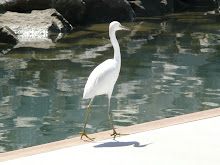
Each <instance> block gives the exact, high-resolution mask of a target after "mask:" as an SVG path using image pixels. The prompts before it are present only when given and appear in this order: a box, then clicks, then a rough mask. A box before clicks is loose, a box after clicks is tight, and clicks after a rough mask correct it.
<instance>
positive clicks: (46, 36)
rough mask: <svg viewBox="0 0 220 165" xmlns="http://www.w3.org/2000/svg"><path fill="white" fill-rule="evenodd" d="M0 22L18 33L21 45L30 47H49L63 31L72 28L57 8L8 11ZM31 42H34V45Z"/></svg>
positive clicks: (0, 18)
mask: <svg viewBox="0 0 220 165" xmlns="http://www.w3.org/2000/svg"><path fill="white" fill-rule="evenodd" d="M0 24H1V25H2V26H7V27H9V28H10V29H11V30H12V31H13V32H14V33H15V34H16V36H17V38H18V40H19V45H25V44H27V45H28V44H29V45H30V47H35V46H36V45H37V47H44V48H48V47H50V46H51V45H53V44H52V43H53V42H54V41H56V40H57V39H59V38H60V37H61V36H62V34H63V33H65V32H69V31H70V30H72V26H71V25H70V24H69V23H68V21H67V20H66V19H65V18H63V17H62V15H61V14H60V13H58V12H57V11H56V10H55V9H47V10H33V11H32V12H31V13H17V12H6V13H5V14H3V15H2V16H1V17H0ZM30 43H31V44H32V43H34V44H33V46H31V44H30ZM36 43H37V44H36ZM39 43H40V44H39Z"/></svg>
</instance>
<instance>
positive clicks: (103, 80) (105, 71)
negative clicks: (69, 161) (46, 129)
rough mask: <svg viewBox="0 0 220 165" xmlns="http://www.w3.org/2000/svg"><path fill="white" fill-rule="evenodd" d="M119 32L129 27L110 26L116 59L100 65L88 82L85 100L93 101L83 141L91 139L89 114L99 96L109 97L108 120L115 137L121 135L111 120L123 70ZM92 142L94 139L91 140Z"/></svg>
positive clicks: (118, 24) (112, 24) (83, 133)
mask: <svg viewBox="0 0 220 165" xmlns="http://www.w3.org/2000/svg"><path fill="white" fill-rule="evenodd" d="M118 30H129V29H128V28H127V27H124V26H122V25H121V24H120V23H119V22H117V21H113V22H111V23H110V25H109V37H110V40H111V43H112V46H113V48H114V58H113V59H108V60H106V61H104V62H103V63H101V64H99V65H98V66H97V67H96V68H95V69H94V70H93V71H92V73H91V74H90V75H89V78H88V80H87V82H86V85H85V88H84V93H83V98H84V99H88V98H91V101H90V103H89V106H88V109H87V115H86V121H85V124H84V128H83V132H80V134H81V139H82V137H83V136H86V137H87V138H88V139H90V138H89V137H88V136H87V135H86V133H85V128H86V123H87V119H88V114H89V111H90V106H91V104H92V101H93V99H94V97H95V96H97V95H103V94H106V95H107V96H108V118H109V120H110V122H111V126H112V129H113V134H112V135H114V136H116V135H120V134H118V133H116V131H115V128H114V126H113V124H112V121H111V118H110V114H109V111H110V99H111V95H112V91H113V89H114V85H115V83H116V81H117V79H118V75H119V72H120V68H121V53H120V47H119V44H118V41H117V38H116V35H115V32H116V31H118ZM90 140H92V139H90Z"/></svg>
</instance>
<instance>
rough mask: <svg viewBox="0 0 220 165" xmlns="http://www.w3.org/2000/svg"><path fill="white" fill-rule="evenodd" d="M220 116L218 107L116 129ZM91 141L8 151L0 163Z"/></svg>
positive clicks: (147, 127)
mask: <svg viewBox="0 0 220 165" xmlns="http://www.w3.org/2000/svg"><path fill="white" fill-rule="evenodd" d="M216 116H220V107H219V108H215V109H209V110H204V111H200V112H194V113H190V114H185V115H180V116H176V117H171V118H165V119H160V120H155V121H151V122H146V123H141V124H136V125H132V126H127V127H122V128H119V129H117V131H118V132H120V133H122V134H135V133H139V132H143V131H149V130H154V129H158V128H163V127H168V126H172V125H178V124H183V123H188V122H192V121H197V120H202V119H207V118H211V117H216ZM111 133H112V130H108V131H103V132H99V133H94V134H90V135H89V136H90V137H91V138H95V139H94V141H92V142H97V141H101V140H106V139H110V138H112V137H111V136H110V134H111ZM90 142H91V141H83V140H80V137H75V138H70V139H65V140H60V141H56V142H51V143H46V144H42V145H37V146H33V147H28V148H23V149H19V150H14V151H9V152H5V153H1V154H0V162H3V161H7V160H12V159H17V158H21V157H25V156H31V155H36V154H40V153H45V152H50V151H55V150H58V149H62V148H67V147H72V146H78V145H83V144H87V143H90Z"/></svg>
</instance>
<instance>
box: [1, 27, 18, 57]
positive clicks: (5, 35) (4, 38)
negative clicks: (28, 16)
mask: <svg viewBox="0 0 220 165" xmlns="http://www.w3.org/2000/svg"><path fill="white" fill-rule="evenodd" d="M17 43H18V38H17V36H16V35H15V33H14V32H13V31H12V30H11V29H10V28H9V27H7V26H4V27H0V56H2V55H4V54H6V53H7V52H9V51H10V50H11V49H12V48H13V47H14V46H15V45H16V44H17Z"/></svg>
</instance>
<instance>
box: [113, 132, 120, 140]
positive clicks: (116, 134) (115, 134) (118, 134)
mask: <svg viewBox="0 0 220 165" xmlns="http://www.w3.org/2000/svg"><path fill="white" fill-rule="evenodd" d="M111 136H114V139H115V137H116V136H121V134H120V133H117V132H116V131H114V132H113V134H111Z"/></svg>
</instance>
